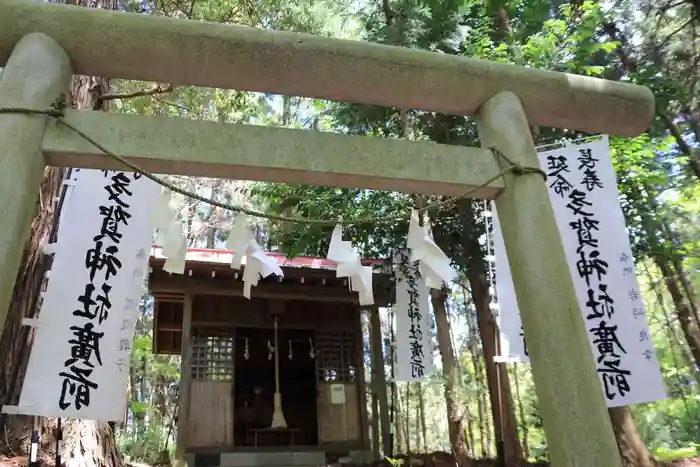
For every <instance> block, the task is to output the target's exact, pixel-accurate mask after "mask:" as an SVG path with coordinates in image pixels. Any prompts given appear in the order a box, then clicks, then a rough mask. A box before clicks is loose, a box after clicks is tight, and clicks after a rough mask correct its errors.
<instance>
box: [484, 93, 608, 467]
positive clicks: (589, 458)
mask: <svg viewBox="0 0 700 467" xmlns="http://www.w3.org/2000/svg"><path fill="white" fill-rule="evenodd" d="M478 129H479V137H480V139H481V144H482V147H496V148H498V149H499V150H500V151H501V152H502V153H503V154H504V155H505V156H507V157H508V158H510V159H511V160H513V161H514V162H516V163H520V164H522V165H523V166H532V167H539V162H538V156H537V152H536V150H535V146H534V144H533V141H532V137H531V135H530V128H529V126H528V121H527V118H526V116H525V112H524V111H523V107H522V105H521V102H520V100H519V99H518V97H517V96H516V95H515V94H513V93H512V92H501V93H499V94H497V95H496V96H494V97H492V98H491V99H490V100H489V101H487V102H486V103H485V104H484V105H483V106H482V107H481V109H480V110H479V116H478ZM504 163H505V161H504ZM506 164H507V163H506ZM496 207H497V209H498V216H499V221H500V224H501V229H502V231H503V239H504V242H505V246H506V251H507V253H508V262H509V264H510V270H511V273H512V276H513V283H514V285H515V292H516V296H517V300H518V308H519V309H520V314H521V316H522V321H523V329H524V331H525V338H526V339H527V344H528V351H529V355H530V362H531V365H532V374H533V378H534V380H535V388H536V392H537V398H538V400H539V404H540V410H541V412H542V421H543V423H544V429H545V433H546V435H547V445H548V446H549V453H550V459H551V465H552V467H578V466H586V467H620V465H621V461H620V454H619V452H618V448H617V444H616V443H615V436H614V433H613V430H612V425H611V423H610V418H609V416H608V411H607V408H606V406H605V401H604V398H603V392H602V389H601V385H600V381H599V379H598V375H597V373H596V369H595V365H594V360H593V353H592V351H591V346H590V343H589V342H588V337H587V333H586V328H585V325H584V322H583V318H582V316H581V312H580V309H579V303H578V299H577V297H576V292H575V289H574V284H573V280H572V279H571V275H570V272H569V266H568V264H567V260H566V256H565V253H564V248H563V246H562V241H561V238H560V235H559V231H558V229H557V225H556V223H555V220H554V211H553V210H552V206H551V203H550V201H549V195H548V192H547V185H546V183H545V182H544V181H543V180H542V178H541V177H540V176H539V175H537V174H527V175H520V176H517V175H511V174H509V175H507V176H506V189H505V190H504V191H503V192H502V193H501V195H500V196H499V197H498V198H497V199H496Z"/></svg>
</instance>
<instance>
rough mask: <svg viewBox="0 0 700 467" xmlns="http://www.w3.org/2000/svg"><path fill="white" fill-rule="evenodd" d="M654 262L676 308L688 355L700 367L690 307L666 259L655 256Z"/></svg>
mask: <svg viewBox="0 0 700 467" xmlns="http://www.w3.org/2000/svg"><path fill="white" fill-rule="evenodd" d="M654 262H655V263H656V266H657V267H658V268H659V269H660V270H661V274H662V275H663V277H664V282H665V283H666V288H667V289H668V293H669V295H671V299H672V300H673V304H674V306H675V308H676V315H677V316H678V322H679V323H680V325H681V329H682V330H683V334H684V335H685V339H686V341H687V342H688V347H689V348H690V353H691V354H692V355H693V359H694V360H695V364H696V365H698V366H700V330H699V329H698V326H697V324H696V322H695V320H694V319H693V313H692V311H691V309H690V306H689V305H688V303H687V301H686V300H685V297H684V296H683V292H681V288H680V286H679V284H678V281H677V280H676V278H675V276H674V274H673V271H672V270H671V266H670V264H669V263H668V262H667V261H666V259H665V258H663V257H661V256H660V255H658V254H657V255H655V256H654Z"/></svg>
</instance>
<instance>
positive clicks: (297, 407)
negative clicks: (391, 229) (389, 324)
mask: <svg viewBox="0 0 700 467" xmlns="http://www.w3.org/2000/svg"><path fill="white" fill-rule="evenodd" d="M268 255H269V256H271V257H273V258H275V259H277V262H278V264H279V265H280V267H281V268H282V270H283V271H284V277H283V278H282V277H277V276H274V275H272V276H270V277H268V278H266V279H261V280H260V282H259V284H258V285H257V286H253V288H252V292H251V298H250V299H247V298H245V297H244V296H243V282H242V274H243V270H241V271H237V270H234V269H232V268H231V267H230V263H231V258H232V254H231V252H230V251H227V250H209V249H189V250H188V253H187V257H186V267H185V273H184V274H183V275H177V274H170V273H168V272H165V271H164V270H163V265H164V263H165V257H163V255H162V254H161V251H160V248H157V247H156V248H153V250H152V252H151V258H150V277H149V291H150V293H151V294H152V295H153V297H154V300H155V308H154V309H155V311H154V319H153V352H154V353H155V354H165V355H182V356H185V357H183V359H182V373H181V381H180V385H179V392H178V416H177V428H178V435H177V449H178V450H179V451H180V452H181V453H183V454H184V455H185V458H186V459H187V462H188V465H189V466H190V467H193V466H197V467H233V466H240V467H257V466H263V465H264V466H316V465H326V464H328V463H329V462H335V461H337V459H338V458H340V457H350V458H352V459H353V460H355V461H358V462H359V461H367V460H369V459H368V456H369V455H370V452H371V446H370V441H369V427H368V415H367V403H366V397H365V394H366V388H365V371H364V358H363V354H364V352H363V333H362V327H361V307H360V305H359V302H358V294H357V293H356V292H351V291H350V290H349V286H348V279H347V278H337V277H336V273H335V266H336V263H334V262H332V261H329V260H326V259H324V258H310V257H297V258H294V259H292V260H290V259H287V258H286V257H285V256H284V255H282V254H277V253H268ZM363 264H364V265H372V266H373V268H374V275H373V287H374V300H375V306H379V307H383V306H387V305H388V304H389V303H390V302H391V300H392V297H393V284H392V281H391V274H390V269H389V262H387V261H384V260H363ZM243 268H245V265H244V266H243ZM275 323H276V324H277V326H276V327H277V332H275ZM275 342H276V343H275ZM277 349H278V350H279V353H278V355H277V356H275V352H276V350H277ZM275 357H277V362H276V358H275ZM276 363H277V365H276ZM276 377H277V383H278V388H279V389H278V390H279V393H280V394H281V406H282V413H283V419H284V422H283V423H282V425H283V426H280V421H279V419H277V420H276V422H275V424H274V425H276V427H275V428H271V426H272V425H273V423H272V422H273V415H274V416H275V417H278V416H279V414H274V394H275V391H276Z"/></svg>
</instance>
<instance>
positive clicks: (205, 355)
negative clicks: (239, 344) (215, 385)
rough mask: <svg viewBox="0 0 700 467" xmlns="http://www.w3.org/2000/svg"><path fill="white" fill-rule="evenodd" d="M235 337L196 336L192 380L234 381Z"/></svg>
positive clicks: (193, 349)
mask: <svg viewBox="0 0 700 467" xmlns="http://www.w3.org/2000/svg"><path fill="white" fill-rule="evenodd" d="M233 344H234V339H233V336H195V337H194V339H193V340H192V379H197V380H210V381H233V349H234V345H233Z"/></svg>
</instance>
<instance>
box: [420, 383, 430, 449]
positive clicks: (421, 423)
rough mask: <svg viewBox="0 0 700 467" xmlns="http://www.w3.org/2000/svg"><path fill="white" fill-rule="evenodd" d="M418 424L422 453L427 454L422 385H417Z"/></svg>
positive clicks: (426, 430)
mask: <svg viewBox="0 0 700 467" xmlns="http://www.w3.org/2000/svg"><path fill="white" fill-rule="evenodd" d="M418 424H419V428H420V434H421V438H422V440H423V444H422V448H423V452H426V453H427V452H428V428H427V426H426V423H425V392H424V389H423V385H422V384H421V383H418Z"/></svg>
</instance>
